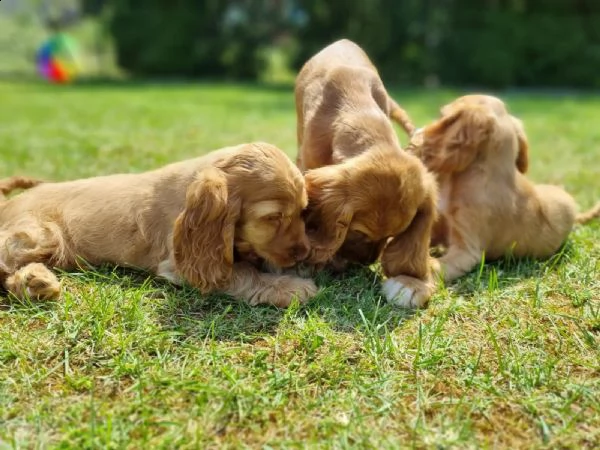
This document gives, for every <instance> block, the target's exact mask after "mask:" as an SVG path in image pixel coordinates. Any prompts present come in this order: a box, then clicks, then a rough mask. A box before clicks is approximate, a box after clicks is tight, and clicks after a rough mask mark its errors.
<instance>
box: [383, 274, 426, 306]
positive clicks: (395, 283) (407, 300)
mask: <svg viewBox="0 0 600 450" xmlns="http://www.w3.org/2000/svg"><path fill="white" fill-rule="evenodd" d="M401 280H402V281H401ZM382 290H383V293H384V295H385V298H386V300H387V301H388V302H389V303H391V304H392V305H394V306H399V307H400V308H420V307H423V306H425V305H426V304H427V301H428V300H429V297H430V296H431V288H430V287H429V286H428V285H427V284H426V283H424V282H423V281H421V280H417V279H416V278H410V277H403V276H398V277H395V278H390V279H388V280H385V281H384V282H383V285H382Z"/></svg>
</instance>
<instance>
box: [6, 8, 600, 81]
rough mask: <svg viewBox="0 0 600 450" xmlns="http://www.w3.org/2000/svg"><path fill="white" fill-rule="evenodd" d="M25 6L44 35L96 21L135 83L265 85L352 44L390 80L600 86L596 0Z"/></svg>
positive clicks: (17, 40)
mask: <svg viewBox="0 0 600 450" xmlns="http://www.w3.org/2000/svg"><path fill="white" fill-rule="evenodd" d="M2 3H3V4H6V3H7V0H4V1H3V2H2ZM11 3H13V4H14V3H16V0H12V1H11V0H8V4H11ZM21 3H22V4H23V5H29V10H30V11H35V12H36V14H37V15H38V16H40V17H41V18H42V20H41V21H42V23H43V25H44V26H45V27H46V28H53V26H58V27H59V28H60V27H62V28H65V29H73V28H76V26H77V25H78V24H79V23H80V22H82V21H85V19H86V18H88V19H89V18H90V17H91V18H94V19H95V20H96V21H97V22H99V23H100V24H101V29H100V30H99V31H98V32H97V33H96V36H95V38H94V41H93V42H91V43H90V46H91V47H92V48H91V50H92V53H94V54H103V53H105V52H106V49H105V48H104V47H105V46H106V42H110V44H111V45H112V44H114V51H115V56H116V58H115V61H116V63H117V65H118V66H119V67H120V68H121V69H123V70H124V72H125V73H127V74H129V75H130V76H134V77H152V78H156V77H162V78H164V77H177V78H182V77H186V78H189V77H194V78H213V79H223V78H228V79H258V78H261V77H262V78H264V76H265V72H268V71H269V68H270V66H271V65H272V63H273V54H274V51H275V54H277V55H279V56H278V57H279V58H280V60H282V61H283V63H280V66H282V67H285V68H286V69H288V70H291V71H292V72H291V73H293V71H295V70H297V69H298V68H299V67H300V66H301V65H302V64H303V63H304V61H306V59H307V58H308V57H310V55H312V54H314V53H315V52H316V51H318V50H319V49H320V48H322V47H323V46H325V45H327V44H328V43H330V42H332V41H334V40H336V39H339V38H341V37H346V38H349V39H352V40H355V41H356V42H357V43H359V45H361V46H362V47H364V48H365V50H366V51H367V52H368V53H369V55H370V56H371V58H372V59H373V60H374V62H375V63H376V65H377V66H378V68H379V69H380V71H381V72H382V75H383V78H384V80H385V81H386V82H390V83H394V84H397V83H402V84H405V85H417V86H421V85H426V86H436V85H439V84H442V85H453V86H484V87H492V88H504V87H512V86H525V87H531V86H535V87H578V88H596V87H598V86H600V2H598V1H596V0H577V1H571V0H369V1H364V0H328V1H324V0H57V1H52V2H50V1H48V0H28V1H24V2H21ZM44 5H46V6H44ZM2 6H3V5H0V10H1V9H7V7H4V8H2ZM12 9H14V8H12ZM20 10H21V12H22V11H23V10H24V8H21V9H20ZM30 22H31V20H30ZM21 25H22V24H21ZM38 34H39V32H38ZM1 39H2V38H1V37H0V44H2V43H3V42H2V40H1ZM23 41H25V42H26V41H27V39H26V38H25V39H24V38H23V34H22V33H19V35H18V36H15V35H14V34H13V36H12V38H11V39H10V41H6V42H5V43H6V44H7V45H6V46H7V47H16V48H17V49H20V51H21V53H22V50H23V49H22V47H23ZM38 41H39V39H38ZM111 48H112V47H111ZM0 51H1V50H0ZM31 53H32V51H31V50H30V51H29V54H30V55H31ZM101 64H105V65H106V64H108V63H107V61H106V60H105V61H102V62H101ZM3 65H4V64H3Z"/></svg>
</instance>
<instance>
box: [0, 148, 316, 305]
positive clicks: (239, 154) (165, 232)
mask: <svg viewBox="0 0 600 450" xmlns="http://www.w3.org/2000/svg"><path fill="white" fill-rule="evenodd" d="M8 181H9V182H8V183H7V182H5V183H4V184H3V185H2V184H0V185H2V186H3V189H2V192H4V193H8V191H10V189H12V188H17V187H20V188H26V187H30V186H31V185H33V184H35V182H32V183H29V184H27V182H26V181H25V182H24V181H23V179H17V178H13V179H9V180H8ZM307 202H308V200H307V195H306V190H305V188H304V180H303V178H302V175H301V174H300V172H299V171H298V169H297V168H296V167H294V165H293V164H292V163H291V161H290V160H289V159H288V158H287V156H286V155H285V154H284V153H283V152H282V151H281V150H279V149H278V148H276V147H274V146H272V145H269V144H264V143H255V144H244V145H240V146H237V147H229V148H225V149H222V150H218V151H215V152H213V153H210V154H208V155H206V156H202V157H200V158H196V159H191V160H188V161H182V162H178V163H175V164H171V165H168V166H166V167H163V168H161V169H158V170H154V171H150V172H145V173H141V174H120V175H110V176H103V177H95V178H89V179H84V180H78V181H72V182H64V183H45V184H41V185H39V186H37V187H33V188H31V189H29V190H28V191H26V192H23V193H21V194H19V195H17V196H15V197H13V198H11V199H9V200H5V201H2V199H0V282H2V283H3V284H4V287H5V288H6V289H7V290H8V291H9V292H11V293H13V294H14V295H16V296H17V297H21V298H23V297H28V296H29V297H34V298H42V299H54V298H57V297H58V295H59V291H60V285H59V282H58V280H57V279H56V276H55V275H54V274H53V273H52V272H51V271H50V270H49V269H48V267H47V266H50V267H52V266H54V267H58V268H61V269H72V268H74V267H76V266H77V264H78V260H79V259H80V258H81V259H83V260H86V261H87V262H89V263H91V264H101V263H114V264H119V265H122V266H132V267H137V268H140V269H145V270H149V271H151V272H153V273H155V274H156V275H158V276H162V277H165V278H167V279H169V280H171V281H173V282H176V283H178V282H180V281H186V282H188V283H189V284H190V285H192V286H194V287H197V288H198V289H199V290H200V291H201V292H203V293H207V292H212V291H223V292H225V293H228V294H230V295H233V296H235V297H238V298H240V299H243V300H245V301H247V302H249V303H250V304H252V305H256V304H259V303H268V304H272V305H276V306H282V307H283V306H287V305H288V304H289V303H290V301H291V300H292V298H293V297H294V296H297V297H298V299H299V300H300V301H305V300H306V299H307V298H309V297H310V296H312V295H313V294H315V293H316V290H317V289H316V286H315V284H314V283H313V282H312V281H311V280H307V279H302V278H297V277H291V276H286V275H273V274H266V273H260V272H259V271H257V269H256V268H255V266H254V265H252V264H250V261H251V262H255V261H257V260H261V259H264V260H266V261H268V262H269V263H271V264H272V265H276V266H281V267H288V266H292V265H294V264H296V262H298V261H301V260H303V259H304V258H305V257H306V256H307V255H308V253H309V242H308V238H307V237H306V234H305V229H304V222H303V220H302V217H301V213H302V210H303V209H304V208H305V207H306V205H307Z"/></svg>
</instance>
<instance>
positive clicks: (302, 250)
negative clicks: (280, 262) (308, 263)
mask: <svg viewBox="0 0 600 450" xmlns="http://www.w3.org/2000/svg"><path fill="white" fill-rule="evenodd" d="M309 251H310V249H309V247H308V245H307V244H306V243H304V242H303V243H301V244H297V245H295V246H294V247H292V249H291V250H290V256H291V257H292V258H293V259H294V260H295V261H302V260H304V259H306V257H307V256H308V252H309Z"/></svg>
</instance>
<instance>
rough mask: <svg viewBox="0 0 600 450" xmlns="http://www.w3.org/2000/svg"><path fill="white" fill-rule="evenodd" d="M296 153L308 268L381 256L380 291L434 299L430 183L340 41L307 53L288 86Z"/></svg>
mask: <svg viewBox="0 0 600 450" xmlns="http://www.w3.org/2000/svg"><path fill="white" fill-rule="evenodd" d="M295 95H296V112H297V132H298V146H299V154H298V160H297V163H298V165H299V167H300V168H301V169H302V170H303V171H305V180H306V188H307V190H308V197H309V207H308V210H307V215H306V223H307V228H308V234H309V237H310V239H311V247H312V250H311V256H310V257H309V260H308V261H309V263H312V264H322V263H327V262H332V261H333V262H334V263H336V264H337V263H340V262H341V263H342V264H343V263H344V262H345V261H353V262H359V263H364V264H369V263H372V262H374V261H376V260H377V259H379V258H381V264H382V267H383V271H384V273H385V275H386V276H387V277H388V279H387V280H386V281H385V282H384V285H383V291H384V293H385V295H386V298H387V299H388V301H390V302H391V303H394V304H396V305H399V306H404V307H419V306H423V305H425V304H426V302H427V300H428V299H429V297H430V296H431V294H432V289H433V284H432V282H431V277H430V258H429V240H430V232H431V227H432V224H433V222H434V220H435V217H436V198H437V197H436V185H435V180H434V178H433V176H432V175H431V174H429V173H428V172H427V170H426V169H425V167H424V166H423V164H422V163H421V161H419V159H418V158H416V157H414V156H412V155H409V154H408V153H406V152H405V151H403V150H402V148H401V147H400V142H399V141H398V137H397V135H396V133H395V131H394V129H393V126H392V123H391V121H390V117H391V116H393V117H394V119H395V120H397V121H399V122H401V123H402V124H403V127H404V129H405V130H406V131H407V132H408V133H411V132H412V130H413V128H414V127H413V125H412V123H410V120H409V119H408V116H407V115H406V113H405V112H404V111H403V110H402V109H400V107H399V106H398V105H397V104H396V103H395V102H393V101H392V100H391V98H390V97H389V95H388V93H387V91H386V90H385V88H384V86H383V83H382V81H381V79H380V78H379V75H378V73H377V70H376V69H375V67H374V66H373V64H372V63H371V61H370V60H369V58H368V56H367V55H366V54H365V52H364V51H363V50H362V49H361V48H360V47H359V46H357V45H356V44H354V43H353V42H351V41H348V40H341V41H338V42H335V43H333V44H331V45H330V46H328V47H326V48H325V49H323V50H322V51H320V52H319V53H317V54H316V55H315V56H313V57H312V58H311V59H310V60H309V61H308V62H307V63H306V64H305V65H304V67H303V68H302V70H301V71H300V73H299V74H298V77H297V79H296V88H295Z"/></svg>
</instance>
